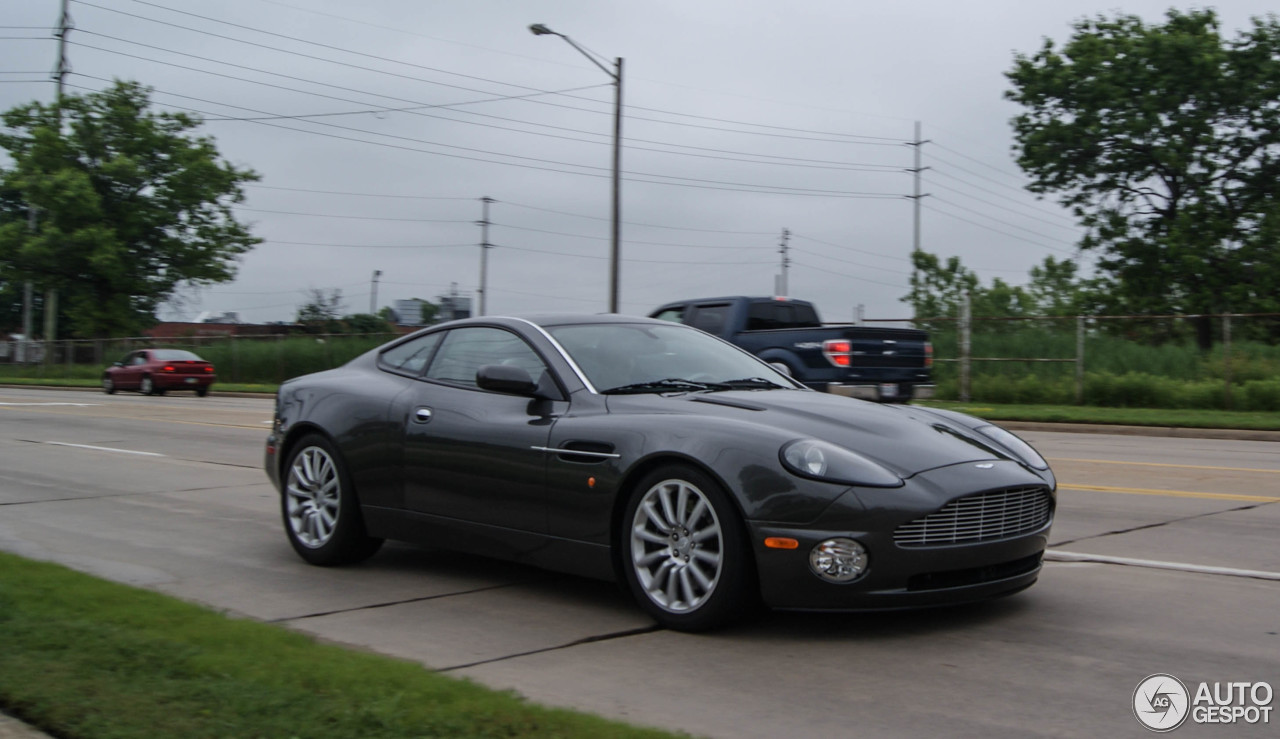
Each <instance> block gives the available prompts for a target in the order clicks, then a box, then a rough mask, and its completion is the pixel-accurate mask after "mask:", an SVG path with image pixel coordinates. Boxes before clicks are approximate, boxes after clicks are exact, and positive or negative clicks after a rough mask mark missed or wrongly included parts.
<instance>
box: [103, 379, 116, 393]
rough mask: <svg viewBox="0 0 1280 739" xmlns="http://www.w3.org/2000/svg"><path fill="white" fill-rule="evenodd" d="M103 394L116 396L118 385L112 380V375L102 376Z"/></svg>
mask: <svg viewBox="0 0 1280 739" xmlns="http://www.w3.org/2000/svg"><path fill="white" fill-rule="evenodd" d="M102 392H104V393H106V394H107V395H115V394H116V383H115V380H112V379H111V375H103V376H102Z"/></svg>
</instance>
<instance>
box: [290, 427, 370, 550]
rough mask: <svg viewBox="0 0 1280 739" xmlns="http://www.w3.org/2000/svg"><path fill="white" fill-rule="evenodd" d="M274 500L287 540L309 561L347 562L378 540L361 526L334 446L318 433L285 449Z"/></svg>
mask: <svg viewBox="0 0 1280 739" xmlns="http://www.w3.org/2000/svg"><path fill="white" fill-rule="evenodd" d="M280 506H281V513H282V514H283V516H284V530H285V533H286V534H287V535H288V537H289V543H290V544H292V545H293V549H294V551H296V552H297V553H298V556H300V557H302V558H303V559H304V560H306V561H307V562H310V563H311V564H313V565H321V566H330V565H343V564H353V563H355V562H360V561H362V560H365V559H368V558H369V557H371V556H373V554H374V553H375V552H377V551H378V549H379V548H380V547H381V546H382V539H375V538H373V537H371V536H369V535H368V533H367V532H366V531H365V527H364V517H363V516H361V515H360V503H359V501H358V500H356V495H355V489H354V488H353V487H352V485H351V477H350V475H348V474H347V469H346V466H345V465H344V463H343V462H342V458H341V456H340V455H339V454H338V450H337V449H336V448H335V447H334V445H333V443H332V442H330V441H329V440H328V439H326V438H325V437H323V436H321V435H319V434H310V435H308V436H305V437H303V438H302V439H300V440H299V441H298V443H297V445H296V446H294V449H293V452H292V453H291V454H290V455H289V463H288V465H287V466H286V467H285V478H284V491H283V493H282V494H281V496H280Z"/></svg>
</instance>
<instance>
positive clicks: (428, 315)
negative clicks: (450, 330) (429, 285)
mask: <svg viewBox="0 0 1280 739" xmlns="http://www.w3.org/2000/svg"><path fill="white" fill-rule="evenodd" d="M419 299H420V300H421V298H419ZM439 313H440V306H438V305H436V304H435V303H433V302H431V301H430V300H423V301H422V323H423V324H424V325H425V324H431V323H435V322H436V316H437V315H438V314H439Z"/></svg>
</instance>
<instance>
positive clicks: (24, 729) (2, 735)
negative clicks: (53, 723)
mask: <svg viewBox="0 0 1280 739" xmlns="http://www.w3.org/2000/svg"><path fill="white" fill-rule="evenodd" d="M0 739H50V737H49V735H48V734H46V733H44V732H43V731H39V730H37V729H35V728H33V727H31V726H28V725H27V724H24V723H22V722H21V721H19V720H18V719H16V718H14V717H12V716H10V715H9V714H7V713H0Z"/></svg>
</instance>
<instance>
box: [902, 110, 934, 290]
mask: <svg viewBox="0 0 1280 739" xmlns="http://www.w3.org/2000/svg"><path fill="white" fill-rule="evenodd" d="M927 143H929V142H928V141H927V140H924V139H921V138H920V121H916V136H915V140H914V141H911V142H910V143H909V144H908V145H909V146H914V147H915V166H914V167H912V168H911V169H909V170H907V171H908V172H910V173H911V175H912V177H911V179H912V191H911V194H910V195H908V196H907V197H909V198H911V202H912V211H913V213H912V215H913V220H914V223H913V227H912V229H911V255H912V258H913V259H914V257H915V254H916V252H918V251H920V201H921V200H922V199H924V198H926V197H928V195H929V194H928V193H922V192H920V173H921V172H924V171H925V170H926V169H928V167H924V166H921V164H920V150H921V149H923V148H924V145H925V144H927ZM911 276H912V278H914V277H915V276H916V275H915V266H914V262H913V264H912V267H911Z"/></svg>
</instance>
